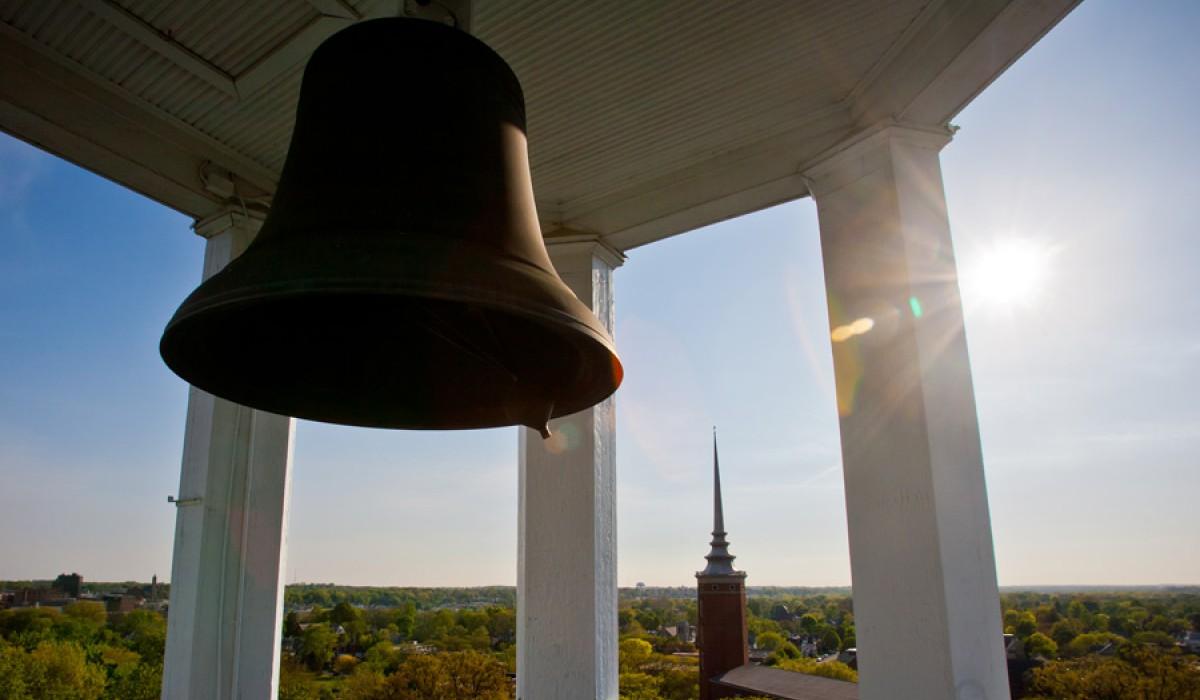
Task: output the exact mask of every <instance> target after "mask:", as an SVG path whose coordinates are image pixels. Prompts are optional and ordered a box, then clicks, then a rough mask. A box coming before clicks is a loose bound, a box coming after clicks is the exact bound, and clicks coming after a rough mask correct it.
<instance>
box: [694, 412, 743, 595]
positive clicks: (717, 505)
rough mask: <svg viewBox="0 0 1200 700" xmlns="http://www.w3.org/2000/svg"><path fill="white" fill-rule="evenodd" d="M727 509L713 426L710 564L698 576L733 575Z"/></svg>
mask: <svg viewBox="0 0 1200 700" xmlns="http://www.w3.org/2000/svg"><path fill="white" fill-rule="evenodd" d="M725 534H726V533H725V511H724V507H723V506H722V504H721V462H720V459H719V457H718V456H717V428H716V426H713V532H712V536H713V538H712V542H710V543H709V544H710V545H711V547H712V548H711V549H710V550H709V552H708V554H707V555H706V556H705V557H704V558H705V559H707V560H708V566H706V567H704V571H701V572H700V573H699V574H697V575H698V576H733V575H736V574H737V573H738V572H737V571H735V570H734V568H733V560H734V556H733V555H732V554H730V553H729V542H727V541H726V540H725Z"/></svg>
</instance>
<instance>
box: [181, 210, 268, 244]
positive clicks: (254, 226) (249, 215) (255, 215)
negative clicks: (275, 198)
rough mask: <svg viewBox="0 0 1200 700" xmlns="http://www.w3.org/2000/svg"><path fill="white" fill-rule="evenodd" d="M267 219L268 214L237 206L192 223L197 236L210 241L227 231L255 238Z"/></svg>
mask: <svg viewBox="0 0 1200 700" xmlns="http://www.w3.org/2000/svg"><path fill="white" fill-rule="evenodd" d="M266 218H267V214H266V212H263V211H258V210H257V209H248V208H245V207H241V206H237V205H233V206H226V207H224V208H223V209H221V210H220V211H217V212H215V213H213V214H209V215H208V216H205V217H203V218H199V219H196V220H195V222H193V223H192V230H193V231H195V232H196V235H197V236H200V237H201V238H206V239H209V240H211V239H213V238H216V237H217V236H220V235H221V234H223V233H226V232H227V231H237V232H239V233H244V234H249V235H250V236H251V237H253V236H255V235H256V234H257V233H258V230H259V229H260V228H262V224H263V221H264V220H266Z"/></svg>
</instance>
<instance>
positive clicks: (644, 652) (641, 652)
mask: <svg viewBox="0 0 1200 700" xmlns="http://www.w3.org/2000/svg"><path fill="white" fill-rule="evenodd" d="M653 655H654V648H653V647H651V646H650V643H649V642H647V641H645V640H642V639H633V638H631V639H623V640H621V643H620V644H619V645H618V647H617V660H618V661H617V663H618V666H619V667H620V668H621V670H622V671H626V672H633V671H637V670H640V669H641V668H642V667H643V666H645V665H646V663H647V662H649V661H650V658H651V657H652V656H653Z"/></svg>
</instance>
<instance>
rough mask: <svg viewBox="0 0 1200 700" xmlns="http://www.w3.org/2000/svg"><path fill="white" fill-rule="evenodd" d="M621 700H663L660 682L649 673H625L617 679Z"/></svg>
mask: <svg viewBox="0 0 1200 700" xmlns="http://www.w3.org/2000/svg"><path fill="white" fill-rule="evenodd" d="M617 684H618V687H619V688H620V697H621V700H663V698H662V695H660V694H659V692H658V691H659V687H660V686H661V682H660V681H659V679H658V678H656V677H654V676H652V675H650V674H649V673H638V672H627V673H622V674H621V675H620V677H619V678H618V679H617Z"/></svg>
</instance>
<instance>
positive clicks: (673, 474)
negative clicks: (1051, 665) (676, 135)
mask: <svg viewBox="0 0 1200 700" xmlns="http://www.w3.org/2000/svg"><path fill="white" fill-rule="evenodd" d="M1197 7H1198V6H1196V5H1194V4H1192V3H1187V2H1174V3H1171V2H1158V3H1153V4H1150V3H1144V4H1142V3H1132V2H1125V3H1120V2H1115V1H1107V0H1089V1H1088V2H1086V3H1083V4H1082V5H1081V6H1080V7H1079V8H1078V9H1077V10H1076V11H1075V12H1074V13H1073V14H1072V15H1070V16H1069V17H1067V19H1066V20H1065V21H1064V22H1063V23H1062V24H1061V25H1060V26H1059V27H1058V28H1056V29H1055V30H1053V31H1052V32H1051V34H1050V35H1049V36H1048V37H1047V38H1046V39H1045V40H1043V41H1042V42H1041V43H1040V44H1039V45H1038V46H1036V47H1034V49H1033V50H1032V51H1031V52H1030V53H1029V54H1028V55H1027V56H1026V57H1025V58H1023V59H1022V60H1021V61H1019V62H1018V63H1017V64H1016V65H1015V66H1014V67H1013V68H1011V69H1010V70H1009V71H1008V72H1007V73H1006V74H1005V75H1004V76H1002V77H1001V78H1000V79H999V80H998V81H997V82H996V83H995V84H994V85H993V86H992V87H991V88H990V89H989V90H987V91H986V92H985V93H983V95H981V96H980V97H979V98H978V99H977V100H976V101H975V102H974V103H973V104H972V105H971V106H970V107H968V109H967V110H966V111H964V112H963V113H962V114H961V115H959V117H958V118H957V119H955V123H956V124H958V125H959V126H961V127H962V130H961V131H960V132H959V134H958V136H957V137H956V138H955V140H954V142H953V143H951V144H950V145H949V146H948V147H947V148H946V150H945V151H944V152H943V168H944V175H945V186H946V191H947V196H948V200H949V208H950V216H951V225H952V228H953V232H954V241H955V245H956V248H957V253H958V256H959V263H960V273H961V279H962V284H963V295H964V302H965V304H966V308H967V312H966V313H967V318H966V323H967V334H968V342H969V344H970V352H971V359H972V366H973V368H974V375H975V382H976V390H977V396H978V409H979V418H980V426H981V432H982V438H983V446H984V456H985V462H986V469H987V479H988V488H989V495H990V502H991V509H992V522H993V529H994V533H995V541H996V556H997V566H998V572H999V577H1000V582H1001V583H1002V584H1010V585H1011V584H1015V585H1021V584H1039V583H1042V584H1050V583H1060V584H1105V583H1108V584H1137V583H1143V584H1150V583H1197V582H1200V546H1198V542H1197V540H1198V539H1200V526H1197V525H1196V497H1195V494H1196V493H1200V464H1198V461H1200V459H1198V458H1197V456H1196V455H1197V454H1200V401H1197V399H1196V396H1197V390H1198V389H1200V294H1198V293H1197V292H1198V291H1200V282H1198V280H1197V272H1196V271H1197V269H1200V237H1198V236H1197V235H1196V233H1197V230H1196V229H1197V222H1198V221H1200V174H1198V172H1197V165H1196V164H1197V163H1200V123H1198V122H1197V120H1196V119H1195V115H1196V114H1197V111H1198V108H1200V93H1198V92H1197V90H1196V86H1197V85H1200V44H1198V43H1197V42H1196V41H1195V37H1196V36H1197V34H1200V11H1198V10H1197ZM189 223H190V222H189V221H188V220H187V219H186V218H185V217H183V216H181V215H179V214H177V213H175V212H172V211H170V210H167V209H165V208H163V207H161V206H158V205H156V204H154V203H152V202H150V201H148V200H146V199H144V198H142V197H140V196H139V195H136V194H133V193H131V192H129V191H126V190H124V189H122V188H120V187H118V186H116V185H114V184H112V183H110V182H107V181H105V180H103V179H101V178H98V177H96V176H94V175H91V174H89V173H86V172H84V171H81V170H79V169H77V168H75V167H73V166H71V165H69V164H66V163H64V162H62V161H59V160H57V159H55V158H53V157H51V156H48V155H45V154H42V153H40V152H38V151H36V150H35V149H32V148H31V147H29V146H26V145H24V144H22V143H20V142H17V141H14V140H12V139H10V138H8V137H4V136H0V532H2V533H4V535H3V537H0V578H28V577H36V578H48V577H52V576H54V575H55V574H57V573H59V572H61V571H70V570H76V571H79V572H81V573H83V574H84V575H85V577H87V578H89V579H94V580H115V579H126V578H138V579H142V580H146V579H149V577H150V575H151V574H153V573H158V574H159V576H160V577H161V578H165V577H166V576H168V575H169V572H170V557H171V539H172V533H173V527H174V508H173V507H172V506H170V505H168V504H167V503H166V501H165V496H166V495H167V494H172V493H175V490H176V487H177V484H178V471H179V457H180V450H181V446H182V439H183V419H184V409H185V401H186V386H185V385H184V384H183V382H182V381H180V380H179V379H177V378H176V377H175V376H174V375H173V374H171V373H170V371H168V370H167V369H166V367H165V366H164V365H163V364H162V362H161V360H160V359H159V357H158V353H157V343H158V337H159V335H160V334H161V331H162V328H163V325H164V324H165V323H166V320H167V319H168V318H169V316H170V314H171V313H172V312H173V311H174V309H175V307H176V306H177V305H178V303H179V301H180V300H182V299H183V297H184V296H185V295H186V294H187V293H188V292H189V291H190V290H191V289H192V288H193V287H194V286H195V284H196V283H197V282H198V279H199V271H200V264H201V256H202V251H203V241H202V240H201V239H199V238H198V237H196V236H195V235H193V234H192V233H191V232H190V231H189V229H188V225H189ZM1014 249H1015V250H1017V251H1018V253H1020V254H1018V255H1016V259H1017V260H1018V261H1019V262H1021V263H1022V265H1023V266H1022V267H1020V268H1019V269H1017V270H1015V271H1013V270H1009V271H1008V272H1005V271H1004V270H1003V269H1002V270H1001V271H1000V272H999V274H998V273H997V271H996V270H995V269H994V267H995V265H994V263H995V261H996V260H997V259H1003V258H1004V257H1005V254H1006V251H1008V252H1011V251H1013V250H1014ZM1022 251H1023V252H1022ZM819 252H820V251H819V248H818V237H817V218H816V210H815V208H814V206H813V203H812V202H811V200H802V201H800V202H795V203H792V204H788V205H784V206H781V207H776V208H774V209H771V210H768V211H764V212H759V213H757V214H753V215H750V216H746V217H742V218H740V219H737V220H735V221H730V222H726V223H722V224H719V225H716V226H712V227H708V228H705V229H701V230H698V231H694V232H691V233H688V234H686V235H683V236H678V237H675V238H672V239H669V240H666V241H663V242H660V243H656V244H653V245H651V246H648V247H645V248H639V249H636V250H633V251H631V252H630V254H629V260H628V262H627V263H626V265H625V266H624V267H623V268H621V269H620V270H619V271H618V272H617V275H616V294H617V313H618V323H617V342H618V345H619V347H620V351H621V353H622V357H623V359H624V361H625V365H626V370H627V379H626V383H625V385H624V386H623V387H622V388H621V390H620V392H619V393H618V395H617V396H618V398H617V402H618V403H617V410H618V446H617V455H618V456H617V459H618V481H619V493H618V513H619V515H618V518H619V520H618V528H619V552H620V554H619V579H620V581H621V583H622V585H631V584H632V583H634V582H635V581H646V582H647V583H651V584H664V585H686V584H689V583H690V582H692V580H693V579H692V573H693V572H694V571H695V570H697V569H698V568H701V564H702V563H703V559H702V557H703V554H704V553H705V552H706V551H707V546H706V545H707V540H708V530H709V529H710V526H711V521H710V516H709V512H708V508H709V500H708V499H709V497H710V492H709V488H710V484H709V481H708V479H709V469H710V443H709V439H710V438H709V435H710V426H712V425H713V424H716V425H718V426H719V429H720V435H721V450H722V468H723V480H724V487H725V494H726V504H725V506H726V524H727V527H728V529H729V531H730V540H731V542H732V551H733V552H734V553H735V554H737V555H738V556H739V559H738V564H739V566H741V567H742V568H745V569H746V570H747V571H748V572H749V574H750V577H751V579H750V580H751V583H752V584H797V585H841V584H846V583H848V582H849V557H848V550H847V544H846V528H845V509H844V502H843V492H842V486H841V474H840V458H839V450H838V433H837V416H836V407H835V404H834V399H833V390H832V382H833V371H832V361H831V355H830V350H829V340H828V329H827V320H826V312H825V297H824V288H823V280H822V271H821V264H820V257H819ZM1022 255H1024V257H1022ZM989 265H991V266H992V268H989ZM1032 268H1037V269H1039V270H1040V272H1041V274H1039V275H1030V276H1029V279H1028V280H1024V278H1023V277H1022V280H1023V281H1025V282H1027V288H1022V289H1023V291H1024V292H1025V293H1024V294H1023V295H1011V294H1010V295H1008V296H1007V297H1006V295H1005V294H1004V292H1012V291H1013V287H1014V284H1015V282H1014V281H1013V277H1012V276H1013V275H1019V276H1020V275H1024V274H1025V273H1028V272H1029V271H1030V270H1031V269H1032ZM997 275H998V276H997ZM997 279H998V280H999V282H997ZM516 442H517V439H516V432H515V430H513V429H504V430H491V431H476V432H470V433H451V434H447V433H405V432H399V433H397V432H386V431H371V430H363V429H350V428H343V427H337V426H327V425H319V424H315V423H307V422H301V423H299V427H298V432H297V438H296V453H295V464H294V480H293V489H294V490H293V500H292V513H291V523H290V535H289V541H290V553H289V562H290V563H289V572H288V579H289V580H306V581H337V582H341V583H352V584H379V585H474V584H490V583H509V584H511V583H513V582H514V581H515V577H516V573H515V572H516V484H517V480H516ZM414 535H415V536H414Z"/></svg>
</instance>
